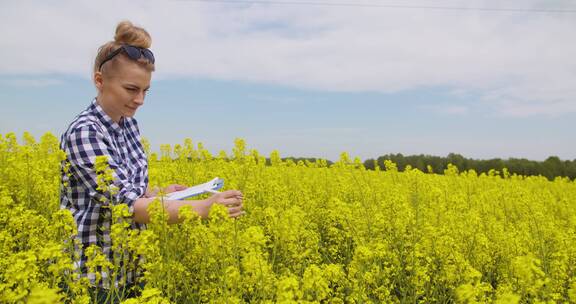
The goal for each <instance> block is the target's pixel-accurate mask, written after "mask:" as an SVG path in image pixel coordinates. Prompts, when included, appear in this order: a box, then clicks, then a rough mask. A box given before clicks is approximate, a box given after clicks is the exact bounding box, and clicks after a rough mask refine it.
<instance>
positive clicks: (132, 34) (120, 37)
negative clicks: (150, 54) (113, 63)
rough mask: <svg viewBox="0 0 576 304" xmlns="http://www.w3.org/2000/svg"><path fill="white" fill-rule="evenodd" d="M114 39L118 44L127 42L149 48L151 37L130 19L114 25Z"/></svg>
mask: <svg viewBox="0 0 576 304" xmlns="http://www.w3.org/2000/svg"><path fill="white" fill-rule="evenodd" d="M114 41H115V42H116V43H118V44H129V45H133V46H137V47H141V48H146V49H147V48H150V46H151V45H152V37H150V34H148V32H147V31H146V30H145V29H143V28H141V27H138V26H135V25H133V24H132V22H130V21H122V22H120V23H118V26H116V35H115V36H114Z"/></svg>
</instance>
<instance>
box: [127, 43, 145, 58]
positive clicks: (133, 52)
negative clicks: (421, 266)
mask: <svg viewBox="0 0 576 304" xmlns="http://www.w3.org/2000/svg"><path fill="white" fill-rule="evenodd" d="M124 51H126V54H127V55H128V57H130V59H132V60H138V59H140V54H141V53H140V50H139V49H138V48H136V47H134V46H130V45H125V46H124Z"/></svg>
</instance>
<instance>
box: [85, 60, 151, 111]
mask: <svg viewBox="0 0 576 304" xmlns="http://www.w3.org/2000/svg"><path fill="white" fill-rule="evenodd" d="M111 68H112V70H111V71H109V73H107V74H108V75H102V73H100V72H96V74H94V83H95V85H96V88H98V97H97V100H98V103H99V104H100V106H101V107H102V109H103V110H104V111H105V112H106V114H108V116H110V117H111V118H112V119H113V120H114V121H115V122H119V121H120V118H121V117H132V116H134V114H136V110H137V109H138V108H139V107H140V106H142V105H143V104H144V97H146V92H147V91H148V89H149V88H150V79H151V78H152V73H151V72H150V71H148V70H146V68H144V67H142V66H140V65H139V64H137V63H136V62H134V61H131V60H129V59H123V60H121V61H120V60H119V61H118V62H117V63H116V65H114V66H112V67H111Z"/></svg>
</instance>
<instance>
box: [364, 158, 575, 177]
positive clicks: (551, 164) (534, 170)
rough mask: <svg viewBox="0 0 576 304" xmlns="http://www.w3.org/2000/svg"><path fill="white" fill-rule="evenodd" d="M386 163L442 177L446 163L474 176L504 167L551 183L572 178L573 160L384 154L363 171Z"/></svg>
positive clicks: (369, 161)
mask: <svg viewBox="0 0 576 304" xmlns="http://www.w3.org/2000/svg"><path fill="white" fill-rule="evenodd" d="M385 160H390V161H392V162H394V163H396V165H397V166H398V170H400V171H404V169H405V168H406V166H408V165H410V166H411V167H412V168H418V169H419V170H421V171H423V172H428V171H429V167H428V166H430V169H432V171H433V172H434V173H440V174H442V173H443V172H444V170H445V169H446V168H447V167H448V164H453V165H455V166H457V167H458V169H459V170H460V171H467V170H471V169H472V170H474V171H476V172H477V173H478V174H481V173H488V172H489V171H490V170H491V169H494V170H498V171H500V172H502V171H503V169H504V168H506V169H507V170H508V171H509V172H510V173H511V174H514V173H516V174H519V175H526V176H528V175H542V176H545V177H547V178H548V179H550V180H552V179H554V178H555V177H557V176H561V177H568V178H570V179H572V180H573V179H574V178H576V159H575V160H561V159H560V158H559V157H557V156H550V157H548V158H547V159H546V160H544V161H535V160H528V159H525V158H508V159H500V158H494V159H486V160H481V159H471V158H466V157H464V156H462V155H460V154H455V153H450V154H448V156H446V157H441V156H432V155H423V154H420V155H407V156H404V155H402V154H400V153H398V154H386V155H383V156H380V157H378V158H377V159H376V162H375V161H374V159H367V160H365V161H364V166H365V167H366V168H367V169H372V170H374V168H375V166H376V165H378V167H380V168H381V169H384V161H385Z"/></svg>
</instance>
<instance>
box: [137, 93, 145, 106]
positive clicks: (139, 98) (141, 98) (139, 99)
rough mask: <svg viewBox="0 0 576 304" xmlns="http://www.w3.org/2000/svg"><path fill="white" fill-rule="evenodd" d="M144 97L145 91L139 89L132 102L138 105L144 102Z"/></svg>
mask: <svg viewBox="0 0 576 304" xmlns="http://www.w3.org/2000/svg"><path fill="white" fill-rule="evenodd" d="M144 97H146V92H145V91H141V92H139V93H138V94H137V95H136V97H135V98H134V102H135V103H137V104H138V105H143V104H144Z"/></svg>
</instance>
